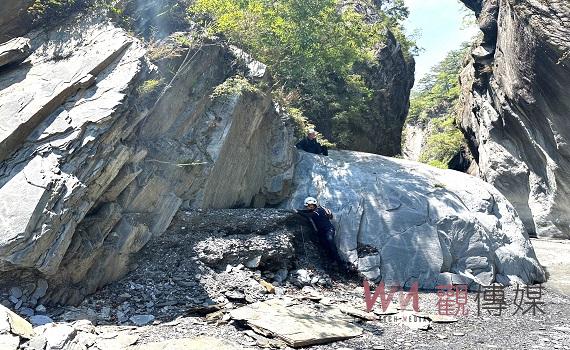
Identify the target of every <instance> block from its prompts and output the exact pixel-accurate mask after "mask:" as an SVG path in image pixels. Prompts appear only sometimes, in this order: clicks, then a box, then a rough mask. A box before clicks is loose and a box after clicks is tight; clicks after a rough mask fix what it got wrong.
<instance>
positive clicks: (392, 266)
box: [287, 151, 545, 289]
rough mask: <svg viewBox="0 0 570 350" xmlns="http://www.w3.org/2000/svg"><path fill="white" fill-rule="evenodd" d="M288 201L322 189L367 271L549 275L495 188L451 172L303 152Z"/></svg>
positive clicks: (458, 277)
mask: <svg viewBox="0 0 570 350" xmlns="http://www.w3.org/2000/svg"><path fill="white" fill-rule="evenodd" d="M294 181H295V186H296V187H295V192H294V194H293V196H292V198H291V200H290V201H289V202H288V204H287V205H288V206H289V207H299V206H301V205H302V203H303V199H304V198H305V197H306V196H316V197H318V199H319V200H320V203H321V204H322V205H324V206H326V207H328V208H330V209H331V210H332V211H333V213H334V214H335V225H336V227H337V235H336V244H337V246H338V248H339V250H340V253H341V255H342V257H343V258H344V259H346V260H347V261H349V262H351V263H352V264H354V265H355V266H356V267H357V268H358V269H359V270H360V272H362V273H363V274H364V275H365V276H366V277H367V278H369V279H371V280H375V281H380V280H382V281H384V282H386V283H397V284H401V285H405V286H411V285H412V284H413V283H414V282H418V283H419V286H420V287H421V288H426V289H430V288H435V287H436V286H437V285H444V284H451V283H454V284H463V283H464V284H472V285H473V286H474V285H475V284H474V283H478V284H482V285H489V284H491V283H493V282H499V283H503V284H510V283H515V282H519V283H525V284H531V283H536V282H543V281H544V280H545V274H544V271H543V270H542V268H541V267H540V265H539V263H538V261H537V259H536V256H535V253H534V250H533V248H532V245H531V243H530V241H529V239H528V235H527V234H526V233H525V231H524V228H523V224H522V222H521V221H520V219H519V218H518V216H517V214H516V211H515V210H514V208H513V207H512V205H511V204H510V203H509V202H508V201H507V200H506V199H505V197H504V196H502V195H501V194H500V193H499V192H498V191H497V190H496V189H495V188H493V186H491V185H489V184H487V183H485V182H483V181H481V180H480V179H478V178H475V177H472V176H470V175H467V174H463V173H460V172H456V171H452V170H442V169H438V168H434V167H430V166H427V165H424V164H420V163H416V162H412V161H407V160H400V159H394V158H387V157H383V156H378V155H372V154H367V153H359V152H350V151H331V152H330V157H322V156H315V155H312V154H309V153H305V152H300V160H299V162H298V163H297V166H296V170H295V178H294Z"/></svg>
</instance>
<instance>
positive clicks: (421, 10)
mask: <svg viewBox="0 0 570 350" xmlns="http://www.w3.org/2000/svg"><path fill="white" fill-rule="evenodd" d="M404 1H405V2H406V5H407V6H408V8H409V10H410V16H409V17H408V19H407V21H406V23H405V25H406V31H407V32H408V34H411V33H413V32H414V31H415V30H416V29H419V30H420V37H419V39H417V43H418V46H420V47H421V48H423V49H424V50H423V51H422V52H420V54H419V56H417V57H416V81H418V80H419V79H420V78H421V77H422V76H423V75H425V74H426V73H427V72H428V71H429V69H430V67H432V66H434V65H435V64H437V63H438V62H440V61H441V60H442V59H443V58H444V57H445V55H446V54H447V53H448V52H449V51H450V50H454V49H456V48H458V47H459V45H460V44H461V43H462V42H464V41H468V40H470V39H471V38H472V37H473V36H474V35H476V34H477V33H478V28H477V26H476V25H474V24H473V25H469V26H465V25H464V24H463V18H464V17H465V15H466V14H469V12H466V11H465V6H464V5H463V4H462V3H460V2H459V0H404ZM464 27H466V28H464Z"/></svg>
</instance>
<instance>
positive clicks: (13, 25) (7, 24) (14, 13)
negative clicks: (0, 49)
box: [0, 0, 33, 44]
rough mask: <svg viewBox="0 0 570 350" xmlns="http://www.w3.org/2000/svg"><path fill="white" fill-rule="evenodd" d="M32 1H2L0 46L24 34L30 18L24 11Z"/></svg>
mask: <svg viewBox="0 0 570 350" xmlns="http://www.w3.org/2000/svg"><path fill="white" fill-rule="evenodd" d="M32 3H33V0H3V1H2V3H1V4H0V44H1V43H3V42H5V41H8V40H10V39H12V38H14V37H17V36H19V35H22V34H24V33H26V31H27V30H28V29H29V27H30V21H31V18H30V17H29V16H28V14H27V12H26V9H27V8H28V6H30V5H31V4H32Z"/></svg>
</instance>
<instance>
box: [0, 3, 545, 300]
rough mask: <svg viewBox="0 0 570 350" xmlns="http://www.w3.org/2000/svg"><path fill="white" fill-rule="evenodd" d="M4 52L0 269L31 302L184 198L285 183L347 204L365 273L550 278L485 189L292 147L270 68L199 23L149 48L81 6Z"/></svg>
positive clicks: (119, 266) (76, 280)
mask: <svg viewBox="0 0 570 350" xmlns="http://www.w3.org/2000/svg"><path fill="white" fill-rule="evenodd" d="M10 3H12V2H10ZM14 3H19V4H20V6H23V7H22V8H25V6H27V5H26V2H25V1H21V2H14ZM22 8H20V10H21V9H22ZM20 10H17V8H15V9H14V12H13V13H14V14H16V13H21V11H20ZM0 17H1V18H2V20H1V22H0V23H7V22H6V18H7V17H6V16H5V13H4V12H2V13H1V14H0ZM0 28H3V27H0ZM2 30H4V29H2ZM1 34H2V35H4V38H5V39H6V40H8V39H10V40H12V39H14V34H13V32H10V31H7V32H2V33H1ZM18 35H20V34H18ZM393 44H394V45H395V46H394V48H393V49H394V50H393V52H396V54H397V52H399V51H398V50H397V49H396V47H397V44H395V43H393ZM0 50H1V51H0V57H1V58H2V60H4V62H5V64H3V65H2V66H0V115H1V116H2V120H1V121H0V281H1V282H2V284H5V283H6V282H9V283H15V284H18V285H20V286H23V287H24V288H23V295H24V296H25V297H26V303H27V304H26V305H29V306H35V305H36V304H37V303H38V302H39V301H41V302H43V303H62V304H77V303H79V302H80V301H81V300H82V299H83V298H84V297H85V296H86V295H88V294H90V293H92V292H94V291H95V290H96V289H98V288H99V287H101V286H102V285H104V284H107V283H109V282H111V281H114V280H116V279H117V278H119V277H121V276H122V275H123V274H124V272H125V271H126V268H127V263H128V260H129V256H130V255H131V254H133V253H135V252H137V251H139V250H140V249H141V248H142V247H143V246H145V244H146V243H147V242H148V241H149V240H151V239H152V238H154V237H156V236H159V235H161V234H163V233H164V232H165V231H166V230H167V228H168V227H169V225H170V223H171V221H172V218H173V217H174V215H175V214H176V213H177V212H178V211H179V210H180V209H185V208H236V207H264V206H279V205H283V203H284V202H285V201H286V200H287V199H288V198H289V195H290V193H291V192H292V191H294V193H295V194H294V196H293V197H292V198H290V199H289V201H288V203H289V205H291V206H293V205H295V206H297V205H300V203H302V197H303V196H305V195H308V194H311V195H318V196H320V197H321V198H322V199H323V201H324V202H325V204H327V205H330V206H331V207H332V208H333V210H335V211H336V212H338V213H339V214H340V215H339V222H338V223H339V225H340V227H339V233H340V235H339V239H338V244H339V246H340V248H341V250H342V251H343V254H344V256H345V258H346V259H347V260H349V261H351V262H353V263H356V264H357V266H358V268H359V269H360V270H361V271H362V272H363V273H364V274H365V275H366V276H369V277H370V278H373V279H378V278H380V277H383V278H386V279H387V281H388V279H392V280H396V279H398V280H399V281H401V282H402V283H406V282H408V281H409V279H411V278H416V279H419V281H420V282H421V286H422V287H424V288H430V287H434V286H435V283H439V282H446V283H447V282H455V281H458V282H467V283H469V282H471V281H474V282H478V283H483V284H488V283H491V282H493V281H499V282H501V283H505V284H506V283H511V282H513V281H522V282H524V283H531V282H540V281H543V280H544V272H543V271H542V269H541V268H540V267H539V266H538V263H537V262H536V259H535V257H534V252H533V250H532V247H531V246H530V244H529V242H528V240H527V238H526V236H525V235H524V233H523V232H522V229H521V227H522V226H521V224H520V221H519V220H518V218H517V216H516V214H515V213H514V211H513V210H512V207H511V206H510V204H509V203H508V202H507V201H506V200H504V198H503V197H502V196H501V195H500V194H498V192H496V191H495V190H494V189H493V188H492V186H490V185H485V184H481V183H480V181H477V180H475V179H473V178H469V177H467V176H466V175H460V174H459V173H450V172H437V171H436V170H433V169H431V168H428V167H426V166H423V165H419V164H416V163H410V162H398V161H394V160H390V159H388V158H384V157H380V156H373V155H369V154H363V153H348V152H333V156H332V157H331V158H319V157H316V156H311V155H307V154H304V153H301V154H300V156H299V155H298V154H297V151H296V150H295V148H294V147H293V144H294V140H293V127H292V126H291V124H290V120H289V118H288V117H287V116H285V115H284V114H283V113H281V111H280V108H279V106H278V105H276V104H275V103H274V102H273V100H272V98H271V93H270V91H268V89H269V88H267V86H271V85H272V84H271V76H270V74H269V72H267V69H266V67H265V65H263V64H262V63H260V62H257V61H255V60H253V59H252V58H251V57H250V56H249V55H247V54H246V53H244V52H243V51H241V50H240V49H238V48H235V47H232V46H228V45H225V44H221V43H220V42H219V41H217V40H216V39H212V38H205V37H202V36H199V35H198V34H196V33H173V34H172V35H171V36H170V37H169V38H166V39H164V40H163V41H161V42H158V43H156V44H154V45H153V46H150V47H149V46H148V45H146V44H144V43H143V42H141V41H140V40H138V39H136V38H134V37H132V36H131V35H130V34H128V33H127V32H126V31H125V30H124V29H121V28H119V27H117V26H115V25H114V24H113V23H111V22H109V21H108V19H107V17H106V16H105V14H102V13H98V12H96V11H85V12H84V13H82V14H74V16H72V18H68V19H64V20H62V22H60V23H59V24H57V25H55V26H52V27H44V28H38V29H36V30H34V31H31V32H28V33H27V34H25V36H23V37H19V38H16V39H15V40H12V41H7V42H6V43H5V44H3V45H2V46H1V49H0ZM390 50H392V49H390ZM390 50H389V52H392V51H390ZM389 52H388V53H389ZM400 54H401V52H400ZM402 69H403V70H402V71H407V72H409V70H408V68H402ZM378 74H380V73H378ZM382 74H385V73H382ZM385 78H386V79H388V78H389V77H388V76H386V77H385ZM390 79H392V78H389V79H388V80H390ZM400 92H401V93H402V94H404V95H405V90H401V91H400ZM379 101H380V102H378V103H385V101H384V100H383V99H380V100H379ZM381 101H384V102H381ZM386 103H387V102H386ZM402 113H404V112H402ZM404 114H405V113H404ZM402 123H403V116H402ZM398 137H399V136H398ZM398 145H399V141H398ZM298 157H300V159H298ZM295 166H296V167H297V168H296V170H295ZM430 169H431V170H430ZM295 171H296V175H295ZM294 176H296V178H295V179H296V180H295V183H294V181H293V178H294ZM435 176H441V177H442V179H441V180H438V181H436V180H434V177H435ZM455 177H457V178H455ZM359 186H360V187H359ZM375 252H376V253H375ZM404 259H408V260H404ZM402 261H404V262H406V264H399V265H398V264H397V263H401V262H402ZM408 263H409V264H408ZM20 294H22V293H20ZM20 297H21V295H20ZM22 299H23V297H22ZM22 299H20V300H19V301H18V302H19V303H20V305H19V306H21V305H22V303H21V302H22Z"/></svg>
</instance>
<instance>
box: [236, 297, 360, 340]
mask: <svg viewBox="0 0 570 350" xmlns="http://www.w3.org/2000/svg"><path fill="white" fill-rule="evenodd" d="M286 305H287V304H286V302H285V301H283V300H279V299H271V300H267V301H264V302H257V303H255V304H252V305H248V306H244V307H241V308H239V309H236V310H232V311H231V316H232V318H233V319H234V320H238V321H244V322H245V323H246V324H247V325H248V326H250V327H251V328H252V329H253V330H254V331H255V332H257V333H260V334H262V335H264V336H273V337H277V338H279V339H282V340H283V341H284V342H285V343H286V344H287V345H289V346H291V347H294V348H298V347H302V346H310V345H316V344H324V343H329V342H333V341H337V340H344V339H349V338H353V337H356V336H359V335H361V334H362V329H360V328H359V327H358V326H356V325H354V324H351V323H349V322H345V321H342V320H339V319H336V318H333V317H331V316H328V315H326V316H318V315H315V314H313V313H311V311H310V310H308V309H307V307H305V306H302V305H290V306H286Z"/></svg>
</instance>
